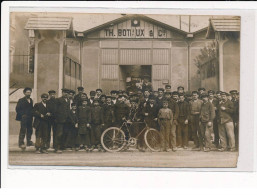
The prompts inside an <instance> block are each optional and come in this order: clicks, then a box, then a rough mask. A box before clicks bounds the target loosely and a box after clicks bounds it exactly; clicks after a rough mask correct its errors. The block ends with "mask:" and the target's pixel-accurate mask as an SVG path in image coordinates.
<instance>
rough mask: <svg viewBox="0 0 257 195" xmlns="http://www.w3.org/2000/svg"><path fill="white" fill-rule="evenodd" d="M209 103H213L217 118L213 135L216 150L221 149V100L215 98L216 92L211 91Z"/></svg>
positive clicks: (214, 120)
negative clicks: (219, 109) (219, 111)
mask: <svg viewBox="0 0 257 195" xmlns="http://www.w3.org/2000/svg"><path fill="white" fill-rule="evenodd" d="M208 95H209V102H210V103H212V105H213V107H214V110H215V117H214V119H213V133H214V144H215V146H216V148H219V143H220V138H219V129H218V121H217V116H218V106H219V100H218V99H216V98H214V91H212V90H209V91H208Z"/></svg>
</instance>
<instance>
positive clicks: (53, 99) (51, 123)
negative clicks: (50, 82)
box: [47, 90, 56, 149]
mask: <svg viewBox="0 0 257 195" xmlns="http://www.w3.org/2000/svg"><path fill="white" fill-rule="evenodd" d="M48 94H49V99H48V100H47V105H48V107H49V112H50V113H51V116H49V126H48V136H47V149H48V148H50V142H51V131H53V148H55V141H56V123H55V116H54V113H55V110H56V97H55V96H56V91H55V90H50V91H48Z"/></svg>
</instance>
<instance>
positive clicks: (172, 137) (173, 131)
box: [169, 123, 177, 148]
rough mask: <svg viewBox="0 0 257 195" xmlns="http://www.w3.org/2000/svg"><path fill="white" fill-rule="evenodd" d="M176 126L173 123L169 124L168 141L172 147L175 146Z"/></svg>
mask: <svg viewBox="0 0 257 195" xmlns="http://www.w3.org/2000/svg"><path fill="white" fill-rule="evenodd" d="M176 128H177V126H176V125H175V124H174V123H172V125H171V126H170V133H169V142H170V146H171V147H172V148H175V147H176Z"/></svg>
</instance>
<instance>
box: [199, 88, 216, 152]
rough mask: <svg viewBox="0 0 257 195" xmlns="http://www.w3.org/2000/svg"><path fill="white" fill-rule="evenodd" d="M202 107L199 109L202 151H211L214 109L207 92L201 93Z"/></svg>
mask: <svg viewBox="0 0 257 195" xmlns="http://www.w3.org/2000/svg"><path fill="white" fill-rule="evenodd" d="M202 100H203V103H202V107H201V111H200V117H199V118H200V133H201V134H202V138H203V140H202V141H203V146H204V152H210V151H211V133H212V128H213V119H214V118H215V110H214V107H213V105H212V103H210V102H209V101H208V94H206V93H203V94H202Z"/></svg>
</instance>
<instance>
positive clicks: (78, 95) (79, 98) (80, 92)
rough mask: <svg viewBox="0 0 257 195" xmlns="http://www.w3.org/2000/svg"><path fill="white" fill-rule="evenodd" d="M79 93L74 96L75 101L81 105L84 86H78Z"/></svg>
mask: <svg viewBox="0 0 257 195" xmlns="http://www.w3.org/2000/svg"><path fill="white" fill-rule="evenodd" d="M77 89H78V94H77V95H75V97H74V103H76V105H77V106H81V101H82V99H81V95H82V93H83V92H84V87H78V88H77Z"/></svg>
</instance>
